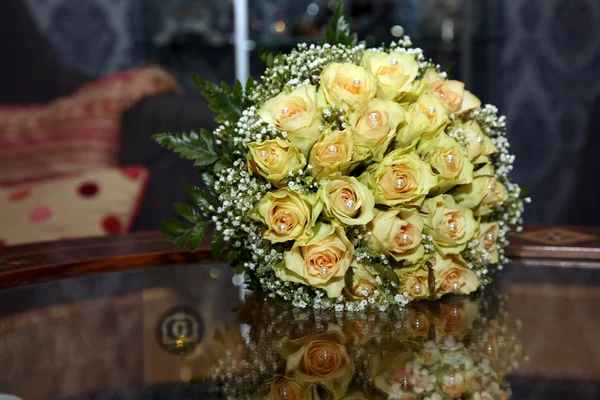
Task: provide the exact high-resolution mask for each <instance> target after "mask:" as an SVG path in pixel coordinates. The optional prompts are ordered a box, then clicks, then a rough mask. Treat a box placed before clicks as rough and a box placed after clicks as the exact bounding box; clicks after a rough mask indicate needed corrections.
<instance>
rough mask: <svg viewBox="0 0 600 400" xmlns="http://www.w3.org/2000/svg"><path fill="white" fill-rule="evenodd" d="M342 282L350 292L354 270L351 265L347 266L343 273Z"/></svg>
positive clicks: (352, 287) (352, 288)
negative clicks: (344, 273)
mask: <svg viewBox="0 0 600 400" xmlns="http://www.w3.org/2000/svg"><path fill="white" fill-rule="evenodd" d="M344 282H345V284H346V289H348V290H349V291H350V293H352V291H353V290H354V270H353V269H352V267H350V268H348V271H346V275H344Z"/></svg>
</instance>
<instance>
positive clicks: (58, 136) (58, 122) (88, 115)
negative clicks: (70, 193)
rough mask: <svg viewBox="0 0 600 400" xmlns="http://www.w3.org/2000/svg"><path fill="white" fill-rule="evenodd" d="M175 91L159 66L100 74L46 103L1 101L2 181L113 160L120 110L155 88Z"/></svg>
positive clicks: (117, 148)
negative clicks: (72, 91)
mask: <svg viewBox="0 0 600 400" xmlns="http://www.w3.org/2000/svg"><path fill="white" fill-rule="evenodd" d="M169 91H171V92H172V91H179V87H178V85H177V83H176V82H175V79H174V78H173V77H172V76H171V75H170V74H169V73H168V72H166V71H164V70H161V69H160V68H140V69H134V70H130V71H126V72H122V73H118V74H114V75H110V76H107V77H104V78H102V79H99V80H96V81H93V82H91V83H89V84H87V85H84V86H83V87H81V88H80V89H78V90H77V91H76V92H74V93H72V94H71V95H69V96H66V97H63V98H59V99H57V100H55V101H53V102H51V103H49V104H46V105H31V106H27V107H23V106H12V107H0V183H5V184H6V183H18V182H22V181H24V180H29V179H42V178H48V177H53V176H59V175H62V174H64V173H71V172H77V171H84V170H88V169H93V168H99V167H108V166H117V165H118V161H119V156H120V149H121V131H122V119H123V113H124V112H125V111H126V110H127V109H129V108H130V107H132V106H134V105H135V104H136V103H137V102H139V101H141V100H143V99H145V98H148V97H150V96H153V95H155V94H158V93H163V92H169Z"/></svg>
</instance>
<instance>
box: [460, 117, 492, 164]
mask: <svg viewBox="0 0 600 400" xmlns="http://www.w3.org/2000/svg"><path fill="white" fill-rule="evenodd" d="M461 127H462V129H463V133H464V135H465V144H466V145H467V157H468V158H469V160H470V161H471V162H472V163H473V164H482V163H487V162H489V156H491V155H492V154H496V153H498V148H497V147H496V145H495V144H494V142H493V141H492V139H490V137H489V136H487V135H486V134H485V133H483V131H482V130H481V126H479V124H478V123H477V121H473V120H471V121H468V122H466V123H465V124H463V125H462V126H461Z"/></svg>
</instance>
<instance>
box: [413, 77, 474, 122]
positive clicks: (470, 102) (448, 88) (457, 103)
mask: <svg viewBox="0 0 600 400" xmlns="http://www.w3.org/2000/svg"><path fill="white" fill-rule="evenodd" d="M424 81H425V82H427V83H428V84H429V92H430V93H431V94H433V95H434V96H435V97H437V98H438V99H440V100H441V101H442V103H444V104H445V105H446V107H447V108H448V111H450V112H451V113H453V114H462V113H464V112H467V111H469V110H473V109H475V108H478V107H479V106H481V100H479V99H478V98H477V97H475V96H474V95H473V94H472V93H471V92H469V91H468V90H465V84H464V83H462V82H460V81H445V80H444V79H443V78H442V77H441V76H440V74H439V73H438V72H437V71H436V70H435V69H429V70H427V72H426V73H425V77H424Z"/></svg>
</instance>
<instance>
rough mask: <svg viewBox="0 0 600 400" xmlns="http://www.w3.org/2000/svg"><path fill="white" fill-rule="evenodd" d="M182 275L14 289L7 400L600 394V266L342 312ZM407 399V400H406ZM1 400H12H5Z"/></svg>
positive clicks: (205, 276) (507, 278)
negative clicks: (293, 305)
mask: <svg viewBox="0 0 600 400" xmlns="http://www.w3.org/2000/svg"><path fill="white" fill-rule="evenodd" d="M236 284H239V282H238V279H237V277H234V274H233V269H231V268H230V267H229V266H223V265H211V264H205V265H184V266H171V267H160V268H152V269H150V268H148V269H141V270H138V271H130V272H113V273H106V274H99V275H91V276H86V277H80V278H69V279H62V280H58V281H54V282H48V283H40V284H35V285H29V286H22V287H17V288H10V289H4V290H2V291H0V393H2V394H10V395H14V396H17V397H18V398H21V399H24V400H35V399H171V400H172V399H213V398H215V399H217V398H230V399H238V398H239V399H243V398H253V399H263V398H264V399H267V398H268V399H302V398H306V399H308V398H311V399H317V398H320V399H328V398H347V399H384V398H401V399H424V398H430V399H451V398H469V399H470V398H473V399H504V398H509V397H510V398H514V399H567V398H569V399H570V398H578V399H598V398H600V307H599V306H598V304H599V302H600V266H599V265H597V264H595V263H593V262H567V261H552V262H543V261H537V262H532V263H521V264H513V265H509V266H507V267H506V268H505V270H504V271H502V272H501V273H500V275H499V276H498V278H497V280H496V284H495V285H494V286H493V287H490V288H488V289H487V290H485V291H484V292H482V293H477V294H475V295H472V296H469V297H449V298H445V299H443V300H442V301H437V302H421V303H416V304H413V305H411V306H410V307H408V308H407V309H404V310H402V309H397V310H388V311H386V312H379V311H370V312H367V313H363V314H340V313H337V314H336V313H334V312H326V311H313V310H299V309H289V308H281V307H280V306H278V305H275V304H273V303H271V302H265V301H264V300H263V299H262V298H260V297H259V296H254V295H250V296H246V300H244V301H241V300H240V296H241V294H242V293H243V291H242V290H241V288H240V286H237V285H236ZM403 396H404V397H403ZM0 398H1V396H0Z"/></svg>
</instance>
